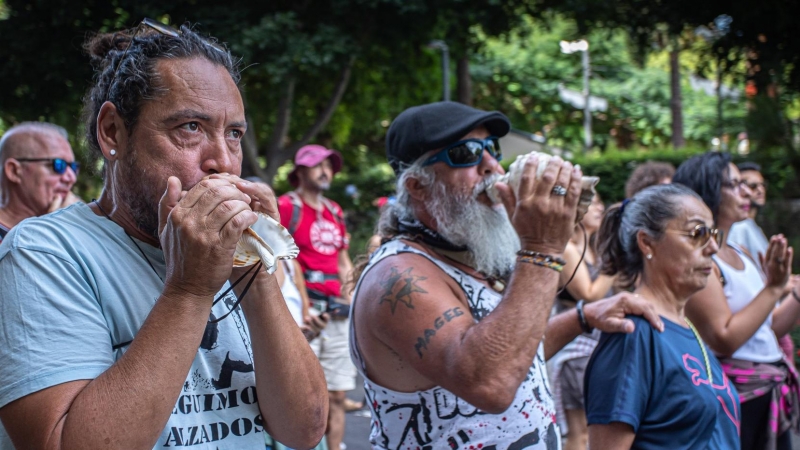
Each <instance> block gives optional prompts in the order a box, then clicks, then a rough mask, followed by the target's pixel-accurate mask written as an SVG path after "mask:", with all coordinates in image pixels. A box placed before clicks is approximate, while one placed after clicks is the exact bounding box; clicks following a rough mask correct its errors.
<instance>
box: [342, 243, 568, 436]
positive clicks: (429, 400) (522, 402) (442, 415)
mask: <svg viewBox="0 0 800 450" xmlns="http://www.w3.org/2000/svg"><path fill="white" fill-rule="evenodd" d="M398 253H415V254H418V255H420V256H423V257H425V258H427V259H429V260H431V261H432V262H433V263H434V264H436V265H437V266H438V267H439V268H440V269H442V270H443V271H444V272H445V273H446V274H447V275H448V276H450V277H451V278H453V279H454V280H455V281H456V282H457V283H458V284H459V286H461V288H462V289H463V290H464V294H465V296H466V297H467V300H468V302H469V309H470V312H471V314H472V317H473V318H474V320H475V322H479V321H480V320H481V319H483V318H484V317H486V316H487V315H489V314H490V313H491V312H492V310H494V308H495V307H497V305H498V304H499V303H500V300H501V298H502V296H501V295H500V294H498V293H496V292H495V291H493V290H492V289H489V288H487V287H486V286H485V285H483V284H481V283H480V282H479V281H478V280H476V279H475V278H473V277H471V276H470V275H467V274H466V273H464V272H463V271H461V270H459V269H457V268H455V267H453V266H451V265H449V264H446V263H444V262H442V261H439V260H437V259H434V258H433V257H432V256H430V255H428V254H427V253H424V252H421V251H420V250H418V249H416V248H414V247H411V246H409V245H408V244H406V243H405V242H403V241H400V240H394V241H390V242H388V243H386V244H384V245H383V246H382V247H381V248H379V249H378V250H376V251H375V253H373V255H372V256H371V258H370V261H369V263H368V264H367V266H366V268H365V269H364V274H366V273H367V272H368V271H369V270H370V269H371V268H372V267H373V266H374V265H375V264H377V263H378V262H379V261H381V260H383V259H384V258H388V257H391V256H393V255H396V254H398ZM364 274H362V277H361V280H363V279H364ZM359 287H360V282H359V286H357V287H356V291H355V293H354V295H353V301H354V302H355V299H356V298H358V288H359ZM371 300H373V299H362V300H361V301H371ZM375 300H377V299H375ZM355 310H356V308H355V306H354V307H353V309H352V311H355ZM351 319H352V320H351V324H350V327H351V329H350V355H351V357H352V358H353V362H354V363H355V365H356V367H357V368H358V371H359V373H361V375H362V376H363V377H364V390H365V392H366V397H367V398H366V402H367V404H368V405H369V408H370V410H371V412H372V431H371V433H370V443H371V444H372V448H373V449H392V450H394V449H421V450H434V449H453V450H458V449H464V450H467V449H481V450H517V449H530V450H545V449H546V450H553V449H560V448H561V442H560V435H561V433H560V431H559V429H558V425H557V424H556V418H555V407H554V404H553V398H552V394H551V391H550V386H549V384H548V381H547V371H546V368H545V362H544V347H543V345H542V344H539V349H538V352H537V354H536V357H535V358H534V360H533V361H532V363H531V367H530V369H529V370H528V375H527V376H526V377H525V380H524V381H523V382H522V384H521V385H520V387H519V389H517V394H516V396H515V397H514V401H513V402H512V403H511V406H510V407H509V408H508V409H507V410H506V411H504V412H503V413H501V414H489V413H486V412H483V411H481V410H479V409H477V408H476V407H474V406H472V405H470V404H469V403H467V402H466V401H464V400H462V399H460V398H458V397H457V396H456V395H455V394H453V393H452V392H450V391H448V390H446V389H444V388H441V387H434V388H431V389H428V390H425V391H417V392H397V391H393V390H391V389H388V388H385V387H383V386H380V385H378V384H376V383H374V382H373V381H372V380H370V379H369V376H368V374H367V373H366V368H365V367H366V366H365V364H364V361H363V359H362V357H361V353H360V352H359V349H358V336H357V335H356V332H355V325H354V324H355V321H356V320H358V318H357V317H355V315H353V316H352V317H351Z"/></svg>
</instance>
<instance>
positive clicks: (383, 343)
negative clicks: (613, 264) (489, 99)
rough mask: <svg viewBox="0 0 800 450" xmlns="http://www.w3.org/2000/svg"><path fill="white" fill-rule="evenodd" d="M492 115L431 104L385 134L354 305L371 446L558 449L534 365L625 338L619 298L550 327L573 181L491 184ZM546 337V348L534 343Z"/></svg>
mask: <svg viewBox="0 0 800 450" xmlns="http://www.w3.org/2000/svg"><path fill="white" fill-rule="evenodd" d="M509 129H510V123H509V121H508V119H507V118H506V116H504V115H503V114H501V113H499V112H486V111H481V110H478V109H474V108H471V107H468V106H465V105H462V104H459V103H453V102H440V103H433V104H428V105H422V106H417V107H413V108H409V109H408V110H406V111H404V112H403V113H401V114H400V115H399V116H398V117H397V118H396V119H395V120H394V122H393V123H392V125H391V127H390V128H389V132H388V134H387V137H386V154H387V157H388V159H389V163H390V164H391V165H392V168H393V169H394V170H395V173H396V174H397V177H398V179H397V193H396V197H397V201H396V202H395V203H394V204H393V205H391V206H390V207H389V208H388V209H387V210H386V211H385V212H384V215H383V216H382V218H381V224H380V225H379V233H380V234H381V235H382V236H394V238H393V239H392V240H390V241H388V242H386V243H385V244H384V245H382V246H381V247H380V248H379V249H378V250H377V251H375V253H373V255H372V257H371V259H370V261H369V263H368V264H367V266H366V267H365V268H364V270H363V272H362V274H361V277H360V280H359V284H358V287H357V289H356V292H355V293H354V296H353V299H354V301H353V305H352V313H351V321H352V325H351V326H352V327H353V328H352V329H351V346H350V347H351V355H352V357H353V360H354V362H355V363H356V366H357V368H358V369H359V371H360V372H361V374H362V375H363V376H364V379H365V390H366V394H367V403H368V404H369V406H370V408H371V410H372V413H373V423H372V433H371V436H370V442H371V443H372V446H373V448H380V449H383V448H401V447H402V448H406V447H410V448H415V447H419V448H429V449H430V448H446V447H445V445H447V446H449V447H450V448H453V449H467V448H484V449H511V448H526V449H529V448H533V449H555V448H560V433H559V430H558V426H557V425H556V424H555V410H554V407H553V400H552V398H551V394H550V389H549V386H548V381H547V375H546V370H545V364H544V360H545V357H546V355H552V354H553V353H555V352H556V351H557V350H558V349H560V348H561V347H562V346H563V345H564V344H566V343H567V342H569V341H570V340H572V339H573V338H575V337H576V336H577V335H578V334H580V333H581V331H582V330H589V329H591V328H592V327H598V328H600V329H602V330H604V331H631V330H632V328H633V324H632V323H631V322H630V321H628V320H625V318H624V316H625V314H627V313H634V314H645V315H646V316H647V317H648V318H649V319H650V320H651V321H652V322H653V325H654V326H656V327H660V326H661V324H660V321H659V319H658V317H657V316H655V315H654V313H653V311H652V309H651V308H649V307H648V306H646V305H644V304H643V303H642V302H639V301H638V300H637V299H635V298H633V297H632V296H630V295H629V294H620V295H619V296H616V297H614V298H612V299H609V300H605V301H600V302H597V303H593V304H591V305H587V306H586V308H585V309H580V310H578V311H576V310H573V311H570V312H566V313H564V314H562V315H560V316H557V317H555V318H553V319H552V320H551V321H550V323H549V324H548V320H547V319H548V316H549V313H550V308H551V306H552V303H553V299H554V298H555V294H556V289H557V283H558V274H559V271H560V270H561V269H562V268H563V260H562V259H561V258H562V253H563V251H564V247H565V246H566V243H567V241H568V240H569V237H570V235H571V233H572V230H573V227H574V223H575V217H576V207H577V203H578V196H579V193H580V177H581V172H580V169H579V168H577V167H573V165H572V164H571V163H569V162H565V161H562V160H561V159H560V158H553V159H552V160H551V161H550V162H549V163H548V164H547V167H546V168H545V171H544V174H543V175H542V176H541V178H540V179H538V180H537V179H535V176H534V175H535V173H536V169H537V166H538V160H537V159H535V158H532V159H531V160H530V161H529V162H528V163H527V164H526V166H525V175H524V176H523V178H522V182H521V185H520V188H519V195H518V196H515V194H514V193H513V192H512V191H511V190H510V189H509V187H508V186H506V185H499V186H498V190H500V194H501V198H502V200H503V204H502V205H500V204H493V203H492V202H491V200H490V199H489V197H488V196H487V195H486V192H485V190H486V188H487V187H488V186H490V185H491V184H492V183H493V182H494V181H495V180H496V178H497V177H498V176H499V175H501V174H502V173H503V169H502V167H501V166H500V164H499V162H498V161H499V160H500V157H501V153H500V148H499V145H498V138H499V137H501V136H503V135H505V134H506V133H508V131H509ZM545 332H546V333H547V340H544V336H545Z"/></svg>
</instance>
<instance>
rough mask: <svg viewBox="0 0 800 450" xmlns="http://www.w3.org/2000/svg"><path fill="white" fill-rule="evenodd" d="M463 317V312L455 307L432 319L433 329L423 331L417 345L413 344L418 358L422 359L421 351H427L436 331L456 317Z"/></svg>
mask: <svg viewBox="0 0 800 450" xmlns="http://www.w3.org/2000/svg"><path fill="white" fill-rule="evenodd" d="M463 315H464V312H463V311H461V308H459V307H455V308H450V309H448V310H447V311H445V312H444V314H442V315H441V316H439V317H437V318H436V319H434V321H433V329H431V328H427V329H425V332H424V333H423V334H422V336H420V337H418V338H417V343H416V344H414V350H416V351H417V354H418V355H419V357H420V358H422V350H427V349H428V343H429V342H430V341H431V338H432V337H434V336H436V331H438V330H439V329H440V328H442V327H443V326H444V325H445V324H446V323H448V322H450V321H451V320H453V319H455V318H456V317H459V316H463Z"/></svg>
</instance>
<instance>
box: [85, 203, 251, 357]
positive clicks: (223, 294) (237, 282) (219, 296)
mask: <svg viewBox="0 0 800 450" xmlns="http://www.w3.org/2000/svg"><path fill="white" fill-rule="evenodd" d="M92 202H93V203H94V204H95V205H97V208H98V209H99V210H100V212H102V213H103V215H104V216H106V219H108V220H111V221H112V222H114V221H113V220H112V219H111V216H110V215H108V213H107V212H106V210H105V209H103V207H102V206H100V202H99V201H97V199H92ZM123 231H124V232H125V236H128V239H130V240H131V242H132V243H133V245H134V246H135V247H136V249H137V250H139V253H140V254H141V255H142V258H144V260H145V261H146V262H147V265H148V266H150V269H152V270H153V273H155V274H156V276H157V277H158V279H159V280H161V282H162V283H164V279H163V278H161V275H159V274H158V271H157V270H156V268H155V267H154V266H153V263H152V262H150V258H148V257H147V254H145V252H144V250H142V247H140V246H139V244H137V243H136V241H135V240H134V239H133V237H132V236H131V235H130V234H128V232H127V231H125V229H124V228H123ZM262 265H263V262H262V261H259V262H258V263H257V264H255V265H253V266H251V267H250V268H249V269H247V272H245V273H244V274H243V275H242V276H240V277H239V278H238V279H237V280H236V281H234V282H233V284H231V285H230V287H229V288H228V289H226V290H225V292H222V293H221V294H219V295H218V296H217V298H216V299H215V300H214V302H213V303H211V307H212V308H213V307H214V305H216V304H217V303H219V302H220V300H222V299H223V298H225V296H226V295H228V293H229V292H231V291H232V290H233V289H234V288H235V287H236V286H237V285H238V284H239V283H240V282H241V281H242V280H244V278H245V277H247V275H249V274H250V272H252V271H253V269H256V272H255V273H254V274H253V276H252V277H251V278H250V281H248V282H247V285H245V288H244V290H243V291H242V295H240V296H239V297H238V298H237V299H236V302H235V303H234V304H233V307H232V308H231V309H230V310H229V311H228V312H227V313H226V314H225V315H223V316H222V317H220V318H218V319H213V320H209V321H208V322H209V323H217V322H219V321H221V320H222V319H224V318H226V317H228V316H229V315H230V314H231V313H232V312H233V311H234V310H235V309H236V308H237V307H238V306H239V303H241V302H242V299H244V295H245V294H246V293H247V291H248V290H249V289H250V285H252V284H253V282H254V281H255V279H256V276H258V270H259V269H260V268H261V266H262ZM131 342H132V341H128V342H124V343H122V344H119V345H117V346H114V350H116V349H117V347H124V346H126V345H128V344H130V343H131Z"/></svg>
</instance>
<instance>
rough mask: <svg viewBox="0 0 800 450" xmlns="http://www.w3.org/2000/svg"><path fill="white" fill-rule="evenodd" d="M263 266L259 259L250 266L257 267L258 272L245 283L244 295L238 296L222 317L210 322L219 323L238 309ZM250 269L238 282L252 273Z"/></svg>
mask: <svg viewBox="0 0 800 450" xmlns="http://www.w3.org/2000/svg"><path fill="white" fill-rule="evenodd" d="M261 266H262V262H261V261H259V262H258V264H256V265H254V266H253V267H251V268H250V270H252V269H253V268H255V269H256V272H255V273H254V274H253V276H252V277H250V281H248V282H247V284H246V285H245V287H244V290H243V291H242V295H240V296H238V297H237V299H236V302H235V303H234V304H233V306H231V309H230V310H229V311H228V312H227V313H225V314H224V315H223V316H222V317H220V318H218V319H213V320H209V321H208V323H217V322H219V321H221V320H222V319H224V318H226V317H228V316H230V315H231V314H232V313H233V312H234V311H236V308H238V307H239V303H242V300H244V296H245V294H247V291H248V290H250V285H252V284H253V282H254V281H255V280H256V277H257V276H258V271H259V269H261ZM250 270H248V271H247V272H246V273H245V274H244V275H242V277H241V278H239V280H236V282H237V283H238V282H239V281H240V280H241V279H242V278H244V277H245V276H246V275H247V274H248V273H250ZM230 289H233V286H231V288H230ZM230 289H228V291H230ZM228 291H226V292H228ZM220 298H222V296H220ZM218 301H219V300H215V303H216V302H218Z"/></svg>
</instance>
